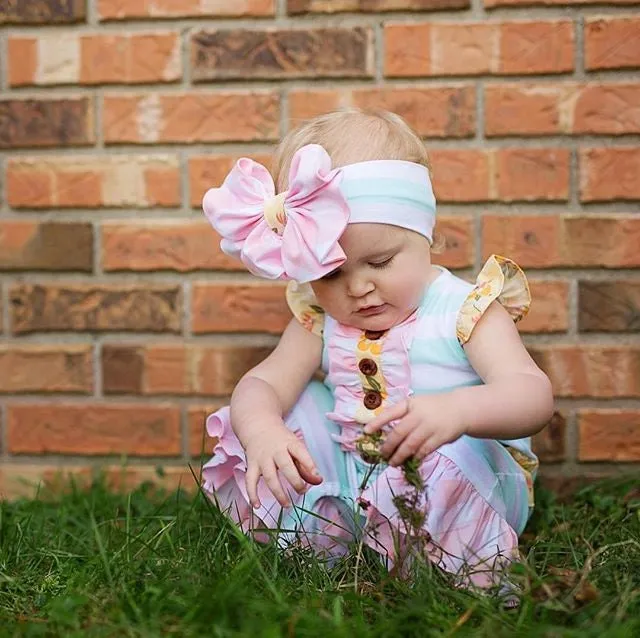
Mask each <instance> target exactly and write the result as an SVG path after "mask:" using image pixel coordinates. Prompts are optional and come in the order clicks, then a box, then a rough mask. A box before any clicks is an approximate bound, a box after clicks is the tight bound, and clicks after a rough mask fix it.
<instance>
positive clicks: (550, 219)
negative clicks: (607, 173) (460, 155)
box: [482, 214, 640, 268]
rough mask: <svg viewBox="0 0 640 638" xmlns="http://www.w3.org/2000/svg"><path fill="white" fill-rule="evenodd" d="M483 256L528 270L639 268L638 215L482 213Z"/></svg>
mask: <svg viewBox="0 0 640 638" xmlns="http://www.w3.org/2000/svg"><path fill="white" fill-rule="evenodd" d="M482 234H483V237H482V243H483V255H484V256H487V257H488V256H489V255H491V254H492V253H496V252H497V253H504V254H506V255H509V256H511V257H512V258H513V259H514V260H515V261H517V262H518V263H519V264H520V265H521V266H528V267H532V268H553V267H561V266H568V267H585V266H587V267H588V266H598V267H605V268H630V267H631V268H633V267H638V266H640V252H639V251H638V245H639V242H640V219H639V218H638V217H637V215H615V214H611V215H596V214H593V215H585V216H580V215H561V216H556V215H541V216H531V215H487V216H485V217H484V219H483V232H482Z"/></svg>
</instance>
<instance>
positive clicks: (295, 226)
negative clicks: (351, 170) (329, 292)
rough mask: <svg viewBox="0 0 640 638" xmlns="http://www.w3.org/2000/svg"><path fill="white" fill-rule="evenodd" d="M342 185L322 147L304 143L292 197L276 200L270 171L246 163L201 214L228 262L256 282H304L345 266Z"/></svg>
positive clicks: (292, 175)
mask: <svg viewBox="0 0 640 638" xmlns="http://www.w3.org/2000/svg"><path fill="white" fill-rule="evenodd" d="M341 179H342V173H341V171H340V170H339V169H334V170H331V159H330V158H329V155H328V154H327V152H326V151H325V150H324V148H322V146H319V145H317V144H309V145H307V146H303V147H302V148H301V149H300V150H298V151H297V152H296V154H295V155H294V156H293V159H292V161H291V169H290V171H289V190H288V191H286V192H285V193H281V194H280V195H279V196H278V197H277V198H276V190H275V185H274V183H273V178H272V177H271V175H270V174H269V171H268V170H267V169H266V168H265V167H264V166H262V165H261V164H258V163H257V162H254V161H253V160H251V159H249V158H246V157H243V158H242V159H239V160H238V162H237V163H236V165H235V166H234V167H233V168H232V169H231V172H230V173H229V174H228V175H227V177H226V179H225V180H224V183H223V184H222V186H221V187H220V188H211V189H209V190H208V191H207V193H206V194H205V196H204V200H203V203H202V207H203V209H204V212H205V215H206V216H207V218H208V219H209V221H210V222H211V224H212V225H213V227H214V228H215V229H216V230H217V231H218V233H220V235H222V238H223V239H222V242H221V243H220V247H221V248H222V250H223V251H224V252H225V253H226V254H227V255H231V256H233V257H239V258H240V259H241V260H242V262H243V263H244V264H245V265H246V266H247V268H248V269H249V270H250V271H251V272H252V273H254V274H256V275H259V276H261V277H266V278H267V279H294V280H296V281H298V282H300V283H305V282H307V281H313V280H314V279H319V278H320V277H323V276H324V275H326V274H327V273H329V272H331V271H332V270H335V269H336V268H337V267H338V266H340V265H341V264H343V263H344V262H345V260H346V256H345V254H344V252H343V250H342V248H341V247H340V244H339V243H338V239H339V238H340V236H341V235H342V233H343V232H344V229H345V228H346V226H347V222H348V220H349V206H348V204H347V201H346V199H345V197H344V195H343V194H342V191H341V190H340V182H341ZM283 213H284V214H283ZM265 214H266V217H265ZM267 217H268V218H269V219H267Z"/></svg>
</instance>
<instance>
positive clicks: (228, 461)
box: [202, 381, 353, 555]
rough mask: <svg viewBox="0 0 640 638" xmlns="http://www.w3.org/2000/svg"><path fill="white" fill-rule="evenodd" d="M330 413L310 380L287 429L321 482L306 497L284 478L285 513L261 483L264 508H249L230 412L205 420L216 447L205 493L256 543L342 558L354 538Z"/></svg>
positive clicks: (327, 396) (324, 395)
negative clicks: (297, 439) (307, 549)
mask: <svg viewBox="0 0 640 638" xmlns="http://www.w3.org/2000/svg"><path fill="white" fill-rule="evenodd" d="M332 408H333V397H332V395H331V393H330V391H329V390H328V389H327V388H326V387H325V386H324V385H323V384H322V383H320V382H318V381H312V382H311V383H310V384H309V385H308V386H307V388H306V389H305V390H304V392H303V393H302V394H301V395H300V398H299V399H298V401H297V402H296V404H295V405H294V407H293V408H292V409H291V411H290V413H289V414H288V415H287V416H286V417H285V424H286V425H287V427H288V428H289V429H290V430H291V431H292V432H294V433H295V434H296V435H297V436H299V437H300V438H301V439H302V440H303V441H304V442H305V444H306V446H307V448H308V449H309V453H310V454H311V456H312V458H313V460H314V462H315V463H316V465H317V467H318V470H319V471H320V474H321V475H322V477H323V482H322V483H321V484H320V485H315V486H310V488H309V490H308V491H307V492H306V494H303V495H300V494H297V493H296V492H295V491H294V490H293V489H292V488H291V487H290V486H289V485H288V483H287V482H286V481H285V480H284V479H283V478H282V477H281V480H282V482H283V485H284V486H285V488H288V489H287V491H288V493H289V496H290V498H291V501H292V503H293V506H292V507H289V508H282V507H281V505H280V504H279V503H278V502H277V501H276V499H275V497H274V496H273V494H271V492H270V491H269V489H268V487H267V486H266V484H265V482H264V480H263V479H260V481H259V484H258V495H259V497H260V502H261V504H262V505H261V507H260V508H258V509H255V510H253V509H252V508H251V506H250V504H249V499H248V496H247V490H246V484H245V476H246V468H247V466H246V457H245V454H244V450H243V448H242V445H241V444H240V441H238V439H237V437H236V435H235V434H234V432H233V430H232V429H231V422H230V418H229V408H228V407H225V408H222V409H221V410H219V411H218V412H216V413H215V414H212V415H211V416H209V418H208V419H207V432H208V434H209V436H211V437H213V438H216V439H217V443H216V445H215V447H214V456H213V457H212V458H211V459H210V460H209V461H208V462H207V463H205V465H204V467H203V471H202V475H203V489H204V490H205V492H206V493H207V494H208V495H209V496H210V498H212V499H213V500H215V501H216V502H217V503H218V505H219V506H220V508H221V509H222V510H223V511H224V512H226V513H227V515H228V516H229V517H230V518H231V519H232V520H233V521H234V522H235V523H236V524H238V525H239V526H240V527H241V528H242V529H243V531H245V532H250V533H252V534H253V535H254V536H255V537H256V539H257V540H266V538H267V537H268V536H272V537H273V536H276V537H277V539H278V542H279V544H280V545H281V546H287V545H290V544H292V543H296V542H302V543H303V544H305V545H310V546H312V547H314V548H316V549H318V550H319V551H321V552H322V553H325V554H330V555H336V554H341V553H343V552H344V548H345V546H346V544H347V543H348V542H349V540H350V539H351V538H352V530H353V517H352V516H350V514H351V512H350V511H349V509H350V508H349V507H348V506H345V504H344V502H343V497H344V496H345V495H347V494H349V487H348V482H347V480H346V476H345V474H346V472H345V469H344V467H345V454H344V452H342V450H341V449H340V447H339V445H338V443H336V442H335V441H334V440H333V438H332V436H331V435H332V434H337V433H338V432H339V428H338V426H337V425H336V424H335V423H333V422H331V421H329V420H328V419H326V417H325V414H326V413H327V412H329V411H331V409H332ZM259 530H261V531H260V533H259V534H257V533H256V532H258V531H259Z"/></svg>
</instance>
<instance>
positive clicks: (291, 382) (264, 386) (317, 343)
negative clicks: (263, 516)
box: [231, 320, 322, 506]
mask: <svg viewBox="0 0 640 638" xmlns="http://www.w3.org/2000/svg"><path fill="white" fill-rule="evenodd" d="M321 358H322V339H321V338H319V337H318V336H316V335H314V334H312V333H310V332H308V331H307V330H305V329H304V328H303V327H302V325H301V324H300V323H299V322H298V321H296V320H292V321H291V322H290V323H289V325H288V326H287V328H286V330H285V331H284V334H283V335H282V338H281V339H280V341H279V343H278V345H277V346H276V348H275V350H274V351H273V352H272V353H271V354H270V355H269V356H268V357H267V358H266V359H265V360H264V361H262V362H261V363H259V364H258V365H257V366H255V367H254V368H253V369H251V370H250V371H249V372H247V373H246V374H245V375H244V377H242V379H240V381H239V383H238V385H237V386H236V388H235V390H234V391H233V395H232V397H231V427H232V428H233V431H234V432H235V434H236V436H237V437H238V439H239V440H240V443H241V444H242V446H243V448H244V449H245V451H246V455H247V491H248V495H249V498H250V500H251V502H252V504H253V505H254V506H256V505H258V504H259V500H258V496H257V483H258V480H259V479H260V476H264V479H265V481H266V483H267V485H268V487H269V489H270V490H271V491H272V492H273V494H274V496H275V497H276V498H277V499H278V501H279V502H280V504H281V505H283V506H286V505H289V500H288V498H287V496H286V494H285V492H284V490H283V488H282V485H281V483H280V481H279V479H278V476H277V471H278V470H279V471H281V472H282V473H283V474H284V476H285V477H286V478H287V480H288V481H289V482H290V483H291V485H292V486H293V487H294V489H296V491H298V492H303V491H304V490H305V484H304V481H306V482H307V483H314V484H318V483H320V482H321V481H322V478H321V477H320V475H319V474H318V472H317V470H316V468H315V465H314V463H313V460H312V459H311V456H310V455H309V452H308V451H307V449H306V446H305V445H304V443H302V441H300V440H299V439H298V438H297V437H296V436H295V435H294V434H293V433H292V432H291V431H290V430H289V429H288V428H287V427H286V425H285V424H284V421H283V417H284V416H285V415H286V414H287V413H288V412H289V410H290V409H291V408H292V407H293V405H294V404H295V402H296V401H297V399H298V397H299V396H300V394H301V393H302V391H303V390H304V388H305V387H306V385H307V384H308V383H309V380H310V379H311V377H312V376H313V374H314V372H315V371H316V370H317V369H318V367H319V366H320V363H321ZM302 479H304V481H303V480H302Z"/></svg>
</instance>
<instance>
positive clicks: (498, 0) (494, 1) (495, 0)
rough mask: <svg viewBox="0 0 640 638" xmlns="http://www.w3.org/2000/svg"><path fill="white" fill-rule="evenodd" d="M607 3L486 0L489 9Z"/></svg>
mask: <svg viewBox="0 0 640 638" xmlns="http://www.w3.org/2000/svg"><path fill="white" fill-rule="evenodd" d="M637 3H638V0H606V4H608V5H625V4H637ZM591 4H605V3H604V2H603V0H484V6H485V7H486V8H487V9H492V8H494V7H538V6H545V7H557V6H560V5H562V6H563V7H566V6H567V5H591Z"/></svg>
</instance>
